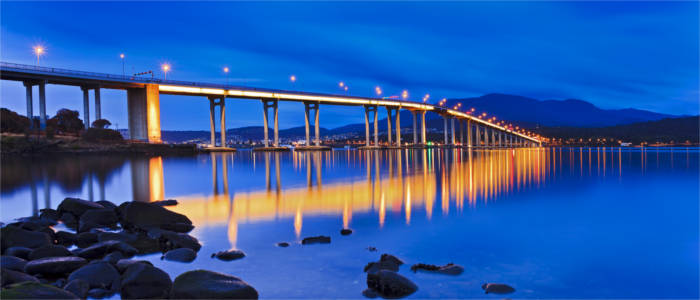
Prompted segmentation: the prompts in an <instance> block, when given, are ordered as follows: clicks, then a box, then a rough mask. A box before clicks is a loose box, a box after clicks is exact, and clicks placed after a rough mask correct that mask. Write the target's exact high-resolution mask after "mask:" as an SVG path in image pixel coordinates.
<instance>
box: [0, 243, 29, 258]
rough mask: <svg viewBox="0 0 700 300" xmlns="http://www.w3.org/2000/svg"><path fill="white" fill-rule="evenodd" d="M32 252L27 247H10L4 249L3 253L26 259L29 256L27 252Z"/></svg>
mask: <svg viewBox="0 0 700 300" xmlns="http://www.w3.org/2000/svg"><path fill="white" fill-rule="evenodd" d="M31 252H32V249H29V248H27V247H19V246H17V247H10V248H7V249H6V250H5V252H4V253H5V255H10V256H14V257H19V258H21V259H27V258H29V253H31Z"/></svg>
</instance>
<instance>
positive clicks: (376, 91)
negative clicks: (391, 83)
mask: <svg viewBox="0 0 700 300" xmlns="http://www.w3.org/2000/svg"><path fill="white" fill-rule="evenodd" d="M374 92H375V93H377V97H380V96H381V95H382V88H380V87H379V86H375V87H374Z"/></svg>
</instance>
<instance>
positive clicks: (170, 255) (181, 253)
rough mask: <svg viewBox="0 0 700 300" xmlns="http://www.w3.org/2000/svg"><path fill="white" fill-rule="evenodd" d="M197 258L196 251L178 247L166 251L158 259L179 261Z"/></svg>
mask: <svg viewBox="0 0 700 300" xmlns="http://www.w3.org/2000/svg"><path fill="white" fill-rule="evenodd" d="M195 258H197V252H194V250H192V249H190V248H178V249H173V250H170V251H168V252H166V253H165V254H164V255H163V256H162V257H161V258H160V259H165V260H169V261H179V262H192V261H193V260H194V259H195Z"/></svg>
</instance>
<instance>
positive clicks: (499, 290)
mask: <svg viewBox="0 0 700 300" xmlns="http://www.w3.org/2000/svg"><path fill="white" fill-rule="evenodd" d="M481 288H482V289H483V290H484V293H486V294H488V293H494V294H510V293H512V292H515V289H514V288H513V287H511V286H509V285H507V284H503V283H484V284H482V285H481Z"/></svg>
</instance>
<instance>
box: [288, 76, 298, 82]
mask: <svg viewBox="0 0 700 300" xmlns="http://www.w3.org/2000/svg"><path fill="white" fill-rule="evenodd" d="M289 81H291V82H295V81H297V77H296V76H294V75H292V76H289Z"/></svg>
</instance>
